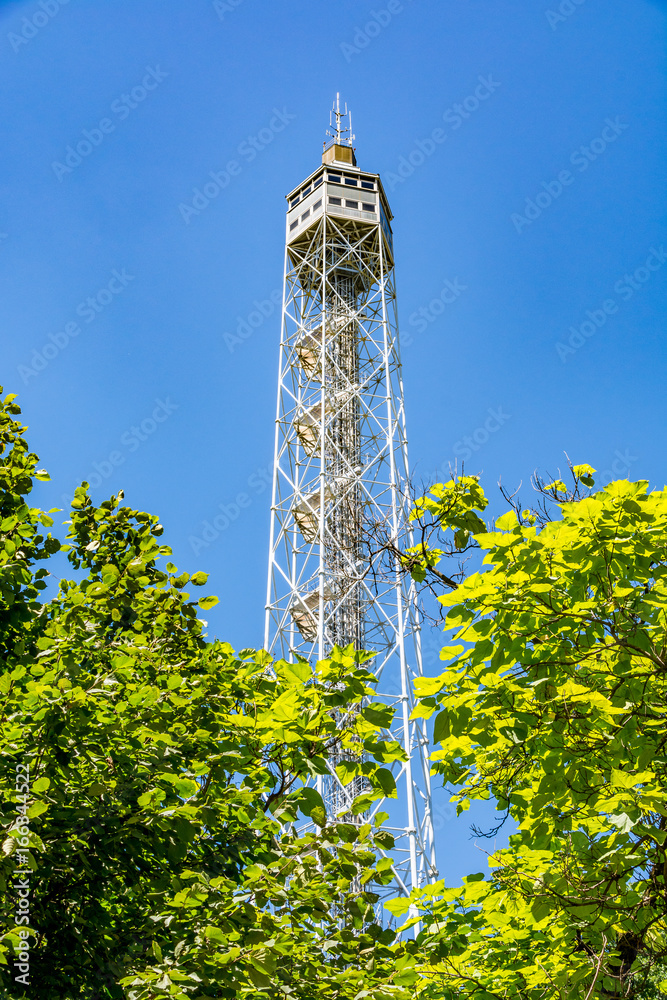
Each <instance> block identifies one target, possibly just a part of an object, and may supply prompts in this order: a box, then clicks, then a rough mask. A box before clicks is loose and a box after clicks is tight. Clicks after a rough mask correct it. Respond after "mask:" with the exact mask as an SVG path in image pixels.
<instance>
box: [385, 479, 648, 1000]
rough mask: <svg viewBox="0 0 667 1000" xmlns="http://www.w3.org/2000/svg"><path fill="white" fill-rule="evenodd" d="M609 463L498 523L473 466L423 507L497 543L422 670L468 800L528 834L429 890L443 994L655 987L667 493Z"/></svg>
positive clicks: (568, 993)
mask: <svg viewBox="0 0 667 1000" xmlns="http://www.w3.org/2000/svg"><path fill="white" fill-rule="evenodd" d="M593 473H594V470H593V469H591V468H590V467H588V466H580V467H575V468H574V469H573V475H574V480H575V489H574V491H568V489H567V488H566V486H565V484H564V483H563V482H562V481H560V480H558V481H556V482H554V483H551V484H542V489H541V492H542V493H543V494H544V495H546V496H547V497H551V499H552V501H553V503H552V505H551V508H552V509H549V504H547V505H544V506H543V507H542V509H541V510H526V511H521V509H520V506H516V509H513V510H510V511H509V512H508V513H507V514H505V515H503V516H502V517H500V518H499V519H498V520H497V521H496V523H495V530H492V531H486V530H485V529H484V526H483V523H482V522H481V520H480V518H479V514H481V513H482V512H483V510H484V509H485V507H486V498H485V497H484V494H483V493H482V492H481V490H480V488H479V485H478V484H477V482H476V480H475V479H474V478H469V479H468V480H467V482H466V481H465V480H464V481H460V480H459V481H454V480H452V481H450V482H449V483H447V484H443V485H440V486H437V487H435V488H434V489H433V490H432V491H431V492H430V494H428V495H427V496H425V497H423V498H422V499H421V500H420V501H419V502H418V503H417V506H416V509H415V512H414V517H415V519H417V520H419V519H424V518H432V519H434V520H435V521H438V522H439V523H440V526H441V528H442V529H443V530H444V531H447V530H448V529H451V530H453V531H454V532H457V533H458V536H459V537H458V544H459V546H462V547H463V546H466V545H467V544H468V542H469V538H468V536H467V535H465V536H462V535H461V532H462V531H463V532H467V531H468V530H469V529H472V533H473V535H474V540H475V542H476V544H477V545H478V546H479V547H480V549H481V552H482V553H483V565H482V566H481V568H480V570H479V571H478V572H475V573H472V574H470V575H469V576H467V577H466V578H465V579H463V581H462V582H461V583H460V585H458V586H454V585H453V589H451V590H450V592H449V593H447V594H444V595H442V596H441V598H440V599H441V601H442V603H443V605H445V607H446V608H447V616H446V627H447V628H448V629H450V630H451V633H450V634H451V636H452V638H451V644H450V645H447V646H445V648H444V649H443V650H442V653H441V658H442V659H443V660H444V661H445V662H446V667H445V670H444V671H443V673H441V674H440V676H438V677H435V678H429V679H424V680H421V681H417V688H418V693H419V695H420V704H419V707H418V708H417V711H418V712H419V713H420V714H422V715H424V716H427V717H430V716H434V732H433V738H434V742H435V743H436V744H438V745H439V748H438V749H437V751H436V752H435V753H434V754H433V758H432V759H433V762H434V768H435V770H436V771H437V772H438V773H439V774H440V775H442V778H443V780H444V781H445V783H446V784H447V785H448V786H449V787H450V789H451V791H452V793H453V801H455V802H456V803H457V809H458V811H459V812H462V811H465V810H466V809H468V807H469V804H470V802H471V800H475V799H489V798H493V799H494V800H495V802H496V804H497V809H498V810H499V813H500V816H499V820H500V822H499V826H500V825H502V822H503V821H504V819H505V818H506V817H507V818H509V820H510V822H512V823H513V824H514V827H515V829H516V832H515V833H513V834H512V836H510V838H509V847H508V848H507V849H503V850H496V849H494V848H493V846H492V845H491V846H490V848H489V858H488V860H489V865H490V867H491V873H490V875H489V877H486V878H485V876H484V874H483V873H481V874H473V875H470V876H469V877H468V878H467V879H465V880H464V882H463V884H462V885H461V886H458V887H455V886H446V885H445V884H444V883H442V882H441V883H439V884H437V885H434V886H429V887H426V888H424V889H423V890H422V891H420V892H417V893H416V894H415V897H414V900H413V901H415V902H418V903H419V906H420V909H421V911H422V913H421V916H422V920H423V922H424V929H423V930H422V932H421V935H420V938H419V946H420V951H421V955H422V956H423V958H424V959H426V961H424V962H423V963H422V966H421V968H422V972H423V973H424V975H425V985H424V992H425V993H426V995H428V996H434V997H441V996H447V997H454V996H456V997H476V998H491V997H522V998H523V997H525V998H531V1000H532V998H540V997H558V998H563V1000H565V998H570V997H572V998H574V997H586V998H588V997H609V996H639V995H643V993H642V991H643V990H648V992H649V993H650V988H649V984H650V982H652V981H653V980H654V979H655V972H656V969H659V966H660V963H661V962H664V959H665V955H666V953H667V853H666V849H665V841H666V839H667V798H666V796H665V789H666V788H667V725H666V723H667V659H666V656H667V491H665V490H659V491H653V492H649V491H648V485H647V483H646V482H637V483H632V482H628V481H619V482H614V483H610V484H609V485H608V486H607V487H606V488H605V489H604V490H601V491H599V492H596V493H593V492H591V488H592V487H593V486H594V480H593V478H592V476H593ZM585 487H587V489H586V488H585ZM439 554H440V553H439V552H436V554H435V555H433V553H432V552H431V553H427V554H426V555H425V556H423V557H422V558H421V566H420V569H419V574H420V576H421V577H423V575H424V574H425V573H426V572H428V566H429V561H430V563H435V564H437V558H438V556H439ZM417 557H419V553H417ZM413 558H414V554H413ZM418 561H419V559H418ZM392 908H393V910H394V912H395V913H402V912H406V904H404V902H403V901H401V900H398V901H396V902H395V903H394V904H392ZM431 963H432V964H431ZM666 987H667V984H665V983H664V984H663V988H666ZM647 995H648V994H647Z"/></svg>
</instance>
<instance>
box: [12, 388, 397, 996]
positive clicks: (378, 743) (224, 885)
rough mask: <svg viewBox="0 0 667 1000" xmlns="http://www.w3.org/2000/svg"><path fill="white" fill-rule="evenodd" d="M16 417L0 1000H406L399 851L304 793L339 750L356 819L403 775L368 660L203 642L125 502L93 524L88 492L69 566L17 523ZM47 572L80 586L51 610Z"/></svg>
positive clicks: (44, 519) (28, 473) (195, 578)
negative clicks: (397, 924) (395, 948)
mask: <svg viewBox="0 0 667 1000" xmlns="http://www.w3.org/2000/svg"><path fill="white" fill-rule="evenodd" d="M19 413H20V410H19V408H18V406H17V404H16V403H15V402H14V399H13V397H11V396H10V397H7V398H6V399H5V400H4V402H3V404H2V408H1V409H0V449H1V450H0V588H1V589H0V642H1V643H2V649H3V664H2V668H1V672H0V692H1V694H2V720H1V723H0V787H1V788H2V807H1V812H0V823H1V825H2V830H1V833H2V837H1V838H0V841H1V842H2V853H1V855H0V857H1V861H0V890H1V893H2V911H1V913H2V926H1V927H0V931H1V933H0V984H1V988H2V990H3V995H4V996H8V997H10V996H11V997H21V996H25V997H31V998H32V997H39V998H40V1000H56V998H57V1000H69V998H79V997H81V998H85V1000H97V998H104V997H108V998H121V997H127V998H130V1000H148V998H156V997H167V996H169V997H176V998H197V1000H205V998H207V997H246V996H247V997H256V996H260V995H269V996H271V997H275V996H286V997H294V998H311V997H315V996H317V997H318V998H321V997H323V998H326V997H331V998H334V997H335V998H347V997H350V998H351V997H354V996H357V995H358V994H359V993H360V991H361V990H362V988H363V989H366V990H368V991H369V992H368V993H367V994H366V995H368V996H372V997H398V998H400V997H404V996H406V995H407V994H406V993H405V991H404V990H403V988H402V984H405V983H406V982H410V980H411V977H412V978H414V973H409V972H408V973H404V974H402V973H401V970H400V968H399V967H397V966H396V963H395V954H394V952H392V951H391V945H392V942H393V941H394V938H395V934H394V932H393V931H391V930H389V929H387V928H386V927H383V926H382V925H381V924H380V923H379V922H378V919H377V915H376V912H375V909H376V905H377V901H378V893H377V892H376V891H374V890H377V889H378V888H379V887H380V886H381V885H383V884H384V883H386V882H387V881H388V880H389V879H390V878H391V873H390V870H389V869H390V867H391V862H390V860H389V858H387V857H385V856H384V852H385V851H386V850H388V849H390V848H391V846H392V838H391V836H390V835H389V834H388V833H386V832H384V831H383V830H382V829H381V828H380V824H381V822H382V817H379V818H378V822H377V823H376V824H375V825H374V826H373V827H371V825H370V824H369V823H366V822H363V817H360V821H359V822H354V823H350V822H328V820H327V817H326V816H325V813H324V809H323V804H322V800H321V798H320V796H319V795H318V793H317V791H316V789H315V787H313V782H314V780H316V779H317V776H318V775H322V774H324V772H325V769H326V760H327V757H328V755H329V753H330V750H331V747H332V745H333V744H334V743H338V744H342V746H343V748H344V750H345V756H346V757H347V758H355V757H356V758H358V759H359V766H360V767H361V768H363V772H364V773H365V775H366V779H367V791H366V792H365V799H364V802H366V803H367V802H368V801H372V799H373V798H374V797H375V796H380V795H382V794H386V793H387V792H391V788H390V787H389V785H390V784H391V782H392V780H393V779H392V778H391V773H390V771H389V769H388V768H386V767H385V766H384V765H385V764H386V763H387V762H388V761H392V760H394V759H397V758H398V759H400V758H401V757H402V751H401V750H400V749H399V747H398V746H397V745H393V746H392V745H390V744H388V743H387V742H386V740H382V739H381V738H380V733H381V727H382V723H383V722H386V716H387V709H386V707H385V706H383V705H377V704H375V705H374V703H373V701H372V698H373V682H374V678H373V676H372V674H371V673H370V671H369V670H368V663H367V661H368V659H369V657H368V656H367V655H366V654H363V653H359V652H356V653H355V652H354V651H352V650H350V649H348V650H335V651H334V653H333V655H332V657H331V658H330V659H328V660H325V661H322V662H320V663H318V664H317V665H316V667H315V669H314V670H313V669H312V668H311V666H310V665H309V664H307V663H304V662H297V663H294V664H288V663H285V662H276V663H272V662H271V659H270V657H269V656H268V655H267V654H266V653H263V652H261V651H260V652H256V651H254V650H250V649H248V650H243V651H242V652H241V653H239V654H238V655H237V654H236V653H234V651H233V650H232V649H231V647H230V646H229V645H227V644H225V643H223V642H218V641H212V640H209V639H208V638H207V636H206V634H205V632H204V628H205V625H206V623H205V622H203V621H202V620H201V618H200V617H199V616H198V611H199V609H203V610H205V609H206V608H208V607H211V606H212V604H213V603H215V600H216V599H215V598H212V597H204V598H202V599H200V600H199V601H198V602H195V601H194V600H190V598H189V594H188V591H187V590H186V589H185V588H186V587H188V588H189V587H190V586H194V587H201V586H203V585H205V583H206V575H205V574H203V573H194V574H192V575H191V576H188V574H187V573H179V571H178V570H177V569H176V567H175V566H174V565H173V564H172V563H170V562H169V561H168V560H169V557H170V555H171V552H170V549H169V548H168V547H167V546H166V545H164V544H162V540H161V535H162V527H161V525H160V524H159V522H158V519H157V517H155V516H153V515H149V514H145V513H141V512H138V511H135V510H132V509H130V508H129V507H126V506H124V505H123V497H122V494H121V495H118V496H115V497H112V498H111V499H110V500H108V501H105V502H104V503H101V504H100V505H99V506H95V505H94V504H93V503H92V501H91V499H90V497H89V496H88V494H87V491H86V484H84V485H83V486H82V487H80V488H79V489H78V490H77V491H76V494H75V498H74V501H73V503H72V511H71V518H70V521H69V525H68V528H69V530H68V537H67V543H66V544H65V545H64V546H61V544H60V542H58V541H57V540H56V539H54V538H53V537H52V536H51V535H50V534H48V533H47V531H48V528H50V527H51V525H52V520H51V514H53V513H54V512H53V511H52V512H50V514H47V513H45V512H43V511H41V510H39V509H37V508H34V507H30V506H28V504H27V503H26V497H27V496H28V494H29V493H30V491H31V489H32V486H33V482H34V481H35V479H42V480H45V479H47V478H48V477H47V475H46V473H45V472H43V471H38V470H37V456H36V455H34V454H32V453H31V452H30V451H29V449H28V446H27V444H26V441H25V438H24V431H25V428H24V427H23V426H22V425H21V424H20V423H19V422H18V420H17V419H16V418H17V416H18V415H19ZM61 548H62V549H63V551H64V552H66V554H67V559H68V560H69V571H70V572H69V574H68V575H69V576H71V577H72V578H64V579H60V580H59V581H58V585H57V590H56V588H55V586H52V590H53V591H55V592H54V593H52V594H51V596H50V598H49V599H45V597H44V593H43V592H44V590H45V588H46V581H47V580H49V581H50V582H51V581H52V580H53V579H54V578H55V577H56V576H57V573H58V570H59V569H61V567H62V564H63V563H62V560H63V556H62V555H61V556H58V553H60V551H61ZM56 556H58V558H59V559H60V562H56V561H55V557H56ZM164 561H166V562H165V564H164V565H162V563H163V562H164ZM52 563H53V568H51V564H52ZM64 565H65V567H66V571H67V563H65V564H64ZM341 720H343V721H341ZM28 776H29V781H26V782H25V783H24V781H25V779H27V778H28ZM362 805H363V804H362ZM24 884H27V885H28V886H29V890H28V894H27V895H26V894H25V893H23V898H26V899H27V901H28V902H27V906H25V907H24V909H25V912H26V913H27V919H26V920H25V921H24V920H23V919H22V914H23V912H24V911H23V910H21V909H20V908H19V907H18V904H17V899H18V898H19V896H20V893H19V891H18V890H19V887H20V886H23V885H24ZM21 953H22V954H23V956H24V958H25V956H26V954H27V955H28V959H29V960H28V962H27V963H24V965H27V966H29V973H28V974H27V975H26V974H25V973H21V969H23V967H24V965H21V964H20V962H19V959H18V958H17V957H16V956H17V955H19V956H20V954H21ZM17 963H19V964H17ZM22 975H23V978H21V976H22Z"/></svg>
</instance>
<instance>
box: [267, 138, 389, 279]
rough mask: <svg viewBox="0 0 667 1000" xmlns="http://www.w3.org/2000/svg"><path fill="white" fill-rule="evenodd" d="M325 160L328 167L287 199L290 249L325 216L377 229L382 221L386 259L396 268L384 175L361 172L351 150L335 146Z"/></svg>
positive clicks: (328, 152) (322, 169)
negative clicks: (378, 223) (383, 184)
mask: <svg viewBox="0 0 667 1000" xmlns="http://www.w3.org/2000/svg"><path fill="white" fill-rule="evenodd" d="M349 154H351V155H349ZM324 157H328V159H327V161H326V163H325V165H324V166H321V167H319V168H318V169H317V170H315V171H314V173H312V174H311V175H310V177H308V178H306V180H305V181H304V182H303V184H300V185H299V187H297V188H295V189H294V190H293V191H291V192H290V193H289V194H288V195H287V204H288V210H287V239H286V242H287V246H288V248H289V247H290V245H291V244H293V243H298V241H299V239H300V238H301V237H302V236H303V234H304V232H307V231H308V230H309V229H310V227H311V226H312V225H313V223H315V222H316V221H317V220H318V219H319V218H321V216H322V215H324V214H325V213H326V214H328V215H330V216H331V217H332V218H336V219H340V220H350V221H358V222H359V223H360V224H362V225H363V224H364V223H366V224H369V225H376V224H377V222H378V220H379V222H380V225H381V227H382V232H383V233H384V237H385V243H386V248H385V249H386V258H387V261H388V263H390V265H391V266H393V263H394V242H393V234H392V231H391V225H390V223H391V220H392V218H393V216H392V214H391V209H390V208H389V202H388V201H387V196H386V194H385V193H384V188H383V187H382V181H381V180H380V175H379V174H368V173H364V172H363V171H362V170H360V169H359V167H357V166H356V163H355V161H354V150H353V149H352V148H351V147H350V146H342V145H339V144H338V143H332V144H331V145H330V146H329V147H328V148H327V149H326V150H325V153H324ZM324 157H323V158H324Z"/></svg>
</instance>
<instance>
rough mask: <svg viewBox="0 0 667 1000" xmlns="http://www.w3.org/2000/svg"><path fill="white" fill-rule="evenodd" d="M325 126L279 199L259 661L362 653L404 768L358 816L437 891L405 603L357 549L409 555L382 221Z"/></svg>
mask: <svg viewBox="0 0 667 1000" xmlns="http://www.w3.org/2000/svg"><path fill="white" fill-rule="evenodd" d="M333 116H334V120H333V128H332V131H330V132H329V133H328V135H329V140H330V141H329V142H328V143H325V147H324V152H323V156H322V165H321V166H320V167H318V169H317V170H316V171H315V172H314V173H312V174H311V175H310V176H309V177H308V178H307V179H306V180H305V181H304V182H303V183H302V184H300V185H299V186H298V187H297V188H295V189H294V190H293V191H292V192H291V193H290V194H289V195H288V196H287V201H288V209H287V238H286V250H285V280H284V293H283V313H282V335H281V344H280V365H279V373H278V409H277V417H276V437H275V458H274V473H273V499H272V507H271V536H270V537H271V540H270V554H269V573H268V588H267V604H266V632H265V647H266V649H268V650H269V651H270V652H271V653H272V654H273V655H274V656H275V657H282V658H284V659H293V657H294V655H295V654H299V655H302V656H305V657H307V658H311V657H313V656H316V657H317V658H319V659H322V658H324V657H326V656H327V655H328V653H329V652H330V651H331V649H332V647H333V646H334V645H339V646H346V645H348V644H349V643H353V645H354V647H355V648H357V649H369V650H374V651H376V652H377V656H376V657H375V659H374V660H373V661H372V663H371V667H372V669H373V670H374V672H375V674H376V676H377V677H378V688H377V690H378V697H379V698H380V699H381V700H382V701H384V702H385V703H387V704H390V705H392V706H393V707H394V709H395V715H394V724H393V726H392V730H391V733H390V734H388V735H390V737H391V738H392V739H395V740H397V741H398V742H399V743H400V745H401V746H402V747H403V748H404V750H405V751H406V754H407V757H408V760H407V762H405V763H403V764H401V765H396V766H395V768H394V776H395V778H396V784H397V789H398V801H396V800H393V801H389V800H383V801H381V802H376V803H374V809H373V813H376V812H378V811H379V810H383V811H386V812H388V813H389V816H390V818H389V820H388V825H387V828H388V829H389V830H390V831H391V832H392V833H393V834H394V837H395V842H396V848H395V850H394V852H392V855H391V857H392V861H393V865H394V873H395V879H396V884H397V886H398V889H399V891H402V892H406V893H407V892H409V891H410V889H411V888H412V887H416V886H418V885H423V884H424V883H425V882H426V881H430V880H431V879H432V878H434V877H435V876H436V875H437V872H436V868H435V851H434V843H433V828H432V816H431V793H430V780H429V762H428V741H427V735H426V726H425V722H424V720H423V719H416V720H411V719H410V714H411V712H412V709H413V707H414V702H413V681H414V679H415V678H416V677H418V676H421V673H422V662H421V646H420V636H419V625H418V619H417V604H416V593H415V589H414V584H412V583H411V582H408V581H407V580H406V577H405V574H404V573H402V572H401V571H400V568H399V566H398V565H397V564H392V566H391V567H390V570H389V571H387V567H386V554H385V557H384V561H383V565H382V567H381V566H380V565H379V562H380V556H379V555H377V556H376V555H374V546H373V545H372V544H369V543H368V539H369V537H371V538H372V537H373V536H377V532H378V530H380V532H384V533H386V535H387V536H388V537H390V538H391V539H392V540H393V541H394V542H395V544H396V546H397V547H398V548H399V549H404V548H406V547H408V546H410V545H411V544H412V536H411V531H410V525H409V520H408V513H409V501H408V492H407V482H408V455H407V438H406V431H405V413H404V401H403V384H402V377H401V362H400V353H399V340H398V324H397V316H396V291H395V284H394V253H393V236H392V230H391V225H390V222H391V219H392V214H391V210H390V208H389V203H388V201H387V198H386V195H385V192H384V189H383V187H382V182H381V181H380V177H379V175H378V174H369V173H365V172H363V171H361V170H360V169H359V168H358V167H357V165H356V158H355V153H354V149H353V147H352V140H353V138H354V136H352V134H351V130H350V129H349V128H345V127H344V121H345V118H346V116H347V108H345V111H344V112H341V110H340V105H339V103H338V101H337V103H336V106H335V108H334V112H333ZM375 548H377V546H375ZM385 551H386V550H385ZM338 759H340V758H336V756H335V755H334V756H332V758H331V759H330V761H329V767H330V772H331V774H330V776H329V777H327V778H326V779H324V780H321V781H320V791H321V793H322V795H323V797H324V801H325V805H326V808H327V811H328V814H329V815H330V816H332V817H333V816H335V815H340V814H345V813H346V812H348V811H349V807H350V804H351V802H352V800H353V799H354V798H355V796H356V795H357V794H358V793H359V792H360V791H361V790H362V788H363V783H362V779H356V780H355V781H354V782H352V784H349V785H343V784H342V783H341V782H340V781H339V780H338V778H337V776H336V772H335V766H336V763H337V761H338ZM395 890H396V886H393V887H392V891H393V892H395Z"/></svg>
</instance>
